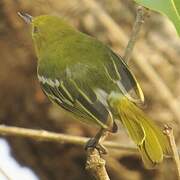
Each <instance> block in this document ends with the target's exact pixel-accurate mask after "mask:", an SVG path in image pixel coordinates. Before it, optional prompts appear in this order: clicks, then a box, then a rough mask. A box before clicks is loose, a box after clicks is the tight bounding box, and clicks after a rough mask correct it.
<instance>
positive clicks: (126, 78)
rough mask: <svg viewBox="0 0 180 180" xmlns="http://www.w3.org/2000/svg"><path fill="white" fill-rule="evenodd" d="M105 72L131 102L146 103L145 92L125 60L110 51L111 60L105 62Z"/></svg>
mask: <svg viewBox="0 0 180 180" xmlns="http://www.w3.org/2000/svg"><path fill="white" fill-rule="evenodd" d="M105 71H106V73H107V74H108V76H109V78H111V80H112V81H114V83H116V84H117V85H118V87H119V89H120V90H121V92H122V93H123V94H124V95H125V96H126V97H127V98H128V99H129V100H131V101H133V102H135V103H141V102H144V95H143V91H142V90H141V87H140V85H139V83H138V82H137V80H136V78H135V76H134V75H133V74H132V73H131V71H130V70H129V68H128V66H127V64H126V63H125V62H124V60H123V59H122V58H121V57H120V56H118V55H117V54H115V53H114V52H113V51H111V50H110V51H109V59H108V61H106V62H105Z"/></svg>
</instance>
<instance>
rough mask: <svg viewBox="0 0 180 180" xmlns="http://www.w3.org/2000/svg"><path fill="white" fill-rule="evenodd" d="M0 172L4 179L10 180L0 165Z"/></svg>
mask: <svg viewBox="0 0 180 180" xmlns="http://www.w3.org/2000/svg"><path fill="white" fill-rule="evenodd" d="M0 174H1V175H2V176H4V177H5V178H6V180H12V179H11V178H10V177H9V176H8V175H7V173H6V172H5V171H4V170H3V169H2V168H1V167H0Z"/></svg>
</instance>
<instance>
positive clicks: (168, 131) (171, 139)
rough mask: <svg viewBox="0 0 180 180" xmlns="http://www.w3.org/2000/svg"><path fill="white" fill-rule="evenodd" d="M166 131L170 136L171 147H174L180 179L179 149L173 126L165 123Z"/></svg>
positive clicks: (173, 151) (174, 156)
mask: <svg viewBox="0 0 180 180" xmlns="http://www.w3.org/2000/svg"><path fill="white" fill-rule="evenodd" d="M164 133H165V134H166V136H167V137H168V140H169V142H170V145H171V148H172V153H173V158H174V161H175V164H176V167H177V172H178V177H179V179H180V159H179V154H178V150H177V146H176V143H175V140H174V135H173V129H172V127H170V126H168V125H165V128H164Z"/></svg>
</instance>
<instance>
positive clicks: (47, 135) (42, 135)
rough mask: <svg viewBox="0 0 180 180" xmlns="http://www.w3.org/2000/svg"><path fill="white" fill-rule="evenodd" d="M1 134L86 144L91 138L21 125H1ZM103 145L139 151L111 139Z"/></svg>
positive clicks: (62, 142)
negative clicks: (27, 127)
mask: <svg viewBox="0 0 180 180" xmlns="http://www.w3.org/2000/svg"><path fill="white" fill-rule="evenodd" d="M0 135H2V136H17V137H25V138H30V139H33V140H36V141H48V142H57V143H61V144H74V145H80V146H84V145H85V144H86V143H87V141H88V140H89V138H86V137H80V136H72V135H66V134H61V133H54V132H49V131H45V130H34V129H26V128H19V127H10V126H4V125H0ZM103 145H104V146H106V147H108V148H111V149H116V150H127V151H131V152H137V149H136V148H135V147H134V146H127V145H123V144H120V143H115V142H111V141H104V142H103Z"/></svg>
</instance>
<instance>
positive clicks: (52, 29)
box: [18, 12, 73, 48]
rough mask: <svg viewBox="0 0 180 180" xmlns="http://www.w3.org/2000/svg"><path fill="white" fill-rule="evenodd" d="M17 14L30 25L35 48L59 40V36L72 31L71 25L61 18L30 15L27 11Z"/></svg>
mask: <svg viewBox="0 0 180 180" xmlns="http://www.w3.org/2000/svg"><path fill="white" fill-rule="evenodd" d="M18 15H19V16H20V17H21V18H22V19H23V20H24V21H25V22H26V23H27V24H30V25H31V27H32V38H33V40H34V43H35V45H36V46H37V48H42V46H44V45H46V44H48V43H52V42H55V41H56V40H57V41H59V40H60V38H61V37H63V36H64V35H66V34H68V33H69V31H72V29H73V28H72V27H71V26H70V25H69V24H68V23H66V22H65V21H64V20H63V19H62V18H60V17H57V16H50V15H41V16H37V17H32V16H31V15H29V14H27V13H22V12H18Z"/></svg>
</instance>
